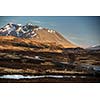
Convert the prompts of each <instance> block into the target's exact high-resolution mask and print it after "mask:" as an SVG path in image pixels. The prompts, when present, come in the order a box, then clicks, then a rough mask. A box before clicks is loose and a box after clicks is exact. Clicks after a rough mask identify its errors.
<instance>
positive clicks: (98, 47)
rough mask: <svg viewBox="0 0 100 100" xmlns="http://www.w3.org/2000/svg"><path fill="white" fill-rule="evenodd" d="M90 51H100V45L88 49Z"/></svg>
mask: <svg viewBox="0 0 100 100" xmlns="http://www.w3.org/2000/svg"><path fill="white" fill-rule="evenodd" d="M87 49H88V50H100V45H96V46H92V47H90V48H87Z"/></svg>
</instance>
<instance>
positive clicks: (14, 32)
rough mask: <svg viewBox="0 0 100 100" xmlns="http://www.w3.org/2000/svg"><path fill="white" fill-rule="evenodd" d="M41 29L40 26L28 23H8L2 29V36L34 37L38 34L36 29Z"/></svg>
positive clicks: (0, 30) (0, 32) (0, 33)
mask: <svg viewBox="0 0 100 100" xmlns="http://www.w3.org/2000/svg"><path fill="white" fill-rule="evenodd" d="M36 28H37V29H40V27H38V26H33V25H32V24H30V23H29V24H26V25H24V26H22V25H21V24H13V23H8V24H7V25H5V26H4V27H3V28H1V29H0V36H16V37H21V38H32V37H34V36H36V33H35V32H34V29H36Z"/></svg>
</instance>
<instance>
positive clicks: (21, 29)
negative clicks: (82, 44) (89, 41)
mask: <svg viewBox="0 0 100 100" xmlns="http://www.w3.org/2000/svg"><path fill="white" fill-rule="evenodd" d="M0 36H15V37H18V38H31V41H32V40H35V41H39V42H41V43H44V42H45V43H51V44H53V45H62V46H63V47H65V48H75V47H77V46H76V45H74V44H72V43H71V42H69V41H68V40H66V39H65V38H64V37H63V36H62V35H61V34H60V33H58V32H56V31H55V30H52V29H47V28H42V27H39V26H36V25H32V24H30V23H28V24H26V25H24V26H23V25H21V24H14V23H8V24H7V25H5V26H4V27H3V28H1V29H0Z"/></svg>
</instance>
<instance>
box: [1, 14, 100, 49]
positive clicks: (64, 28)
mask: <svg viewBox="0 0 100 100" xmlns="http://www.w3.org/2000/svg"><path fill="white" fill-rule="evenodd" d="M9 22H13V23H17V24H22V25H25V24H26V23H32V24H34V25H39V26H41V27H45V28H49V29H53V30H56V31H58V32H60V33H61V34H62V35H63V36H64V37H65V38H66V39H67V40H69V41H71V42H72V43H74V44H76V45H78V46H81V47H84V48H86V47H90V46H94V45H99V44H100V17H99V16H98V17H96V16H0V27H3V26H4V25H6V24H7V23H9Z"/></svg>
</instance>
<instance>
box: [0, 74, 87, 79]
mask: <svg viewBox="0 0 100 100" xmlns="http://www.w3.org/2000/svg"><path fill="white" fill-rule="evenodd" d="M77 77H80V78H86V76H74V75H73V76H69V75H64V76H63V75H37V76H34V75H32V76H31V75H27V76H24V75H2V76H0V78H1V79H38V78H77Z"/></svg>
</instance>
